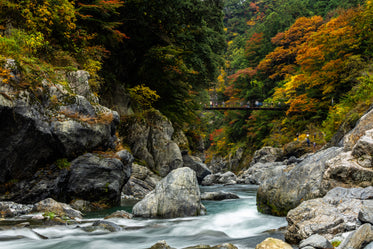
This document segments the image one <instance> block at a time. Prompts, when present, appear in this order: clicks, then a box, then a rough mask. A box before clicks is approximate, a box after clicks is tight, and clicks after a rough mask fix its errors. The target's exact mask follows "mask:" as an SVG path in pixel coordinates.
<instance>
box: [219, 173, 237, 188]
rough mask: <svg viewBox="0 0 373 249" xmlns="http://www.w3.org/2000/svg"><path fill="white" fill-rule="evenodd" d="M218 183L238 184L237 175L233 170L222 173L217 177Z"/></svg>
mask: <svg viewBox="0 0 373 249" xmlns="http://www.w3.org/2000/svg"><path fill="white" fill-rule="evenodd" d="M217 183H219V184H224V185H232V184H236V183H237V176H236V175H235V174H234V173H233V172H230V171H228V172H225V173H224V174H221V175H220V177H219V178H218V179H217Z"/></svg>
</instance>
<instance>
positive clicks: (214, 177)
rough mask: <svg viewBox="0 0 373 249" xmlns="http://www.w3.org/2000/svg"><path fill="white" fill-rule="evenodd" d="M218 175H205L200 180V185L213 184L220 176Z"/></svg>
mask: <svg viewBox="0 0 373 249" xmlns="http://www.w3.org/2000/svg"><path fill="white" fill-rule="evenodd" d="M220 175H221V174H220V173H219V174H211V175H207V176H205V177H204V178H203V180H202V182H201V185H203V186H211V185H213V184H215V183H216V182H217V179H218V178H219V177H220Z"/></svg>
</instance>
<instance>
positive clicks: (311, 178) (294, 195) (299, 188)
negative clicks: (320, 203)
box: [257, 147, 342, 216]
mask: <svg viewBox="0 0 373 249" xmlns="http://www.w3.org/2000/svg"><path fill="white" fill-rule="evenodd" d="M341 151H342V148H336V147H332V148H328V149H326V150H322V151H319V152H317V153H315V154H313V155H311V156H309V157H306V158H305V159H304V160H303V161H302V162H301V163H299V164H297V165H295V166H294V167H292V168H291V169H290V170H289V171H288V172H287V171H285V170H284V171H281V172H278V175H276V176H274V177H272V178H269V179H267V180H265V181H264V182H263V183H262V184H261V185H260V186H259V189H258V192H257V206H258V209H259V211H261V212H263V213H266V214H274V215H279V216H284V215H286V214H287V212H288V211H289V210H291V209H293V208H295V207H297V206H298V205H299V204H300V203H301V202H302V201H305V200H309V199H313V198H317V197H321V196H322V195H323V194H324V193H323V191H322V188H321V183H322V176H323V174H324V169H325V163H326V161H328V160H329V159H331V158H334V157H335V156H336V155H338V154H339V153H340V152H341Z"/></svg>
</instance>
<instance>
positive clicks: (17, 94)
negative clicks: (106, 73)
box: [0, 72, 118, 183]
mask: <svg viewBox="0 0 373 249" xmlns="http://www.w3.org/2000/svg"><path fill="white" fill-rule="evenodd" d="M15 73H16V74H18V73H17V72H15ZM83 74H87V72H85V73H83ZM41 84H42V85H43V88H40V89H39V88H38V89H36V90H35V91H29V90H19V89H13V88H12V86H10V85H7V86H6V87H4V86H0V88H1V91H2V92H3V93H4V95H3V94H2V95H1V96H0V116H1V122H0V138H1V139H0V165H2V167H1V168H0V183H6V182H7V181H9V180H11V179H17V180H24V179H31V178H32V177H33V175H34V174H35V173H36V172H37V171H39V170H40V169H41V168H43V167H45V165H51V164H53V162H55V161H56V160H57V159H60V158H68V159H73V158H75V157H76V156H79V155H81V154H83V153H85V152H89V151H92V150H95V149H98V148H101V149H103V150H105V149H108V148H111V147H113V146H114V143H113V141H114V140H115V136H114V134H115V125H116V124H117V121H118V117H117V114H116V113H114V112H112V111H111V110H109V109H107V108H106V109H105V108H104V107H102V106H100V105H98V104H94V105H92V104H91V103H90V101H88V100H89V99H88V100H87V98H85V97H83V96H76V95H74V94H72V93H69V91H67V90H66V89H64V88H63V86H61V85H53V84H51V83H50V82H48V81H47V80H43V81H42V82H41ZM87 86H88V85H87ZM5 96H8V97H5ZM102 110H105V111H104V112H103V111H102ZM101 114H108V116H110V115H112V116H113V119H112V120H110V119H109V120H106V121H105V122H103V121H100V117H102V115H101ZM36 141H37V142H36Z"/></svg>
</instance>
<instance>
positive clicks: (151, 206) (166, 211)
mask: <svg viewBox="0 0 373 249" xmlns="http://www.w3.org/2000/svg"><path fill="white" fill-rule="evenodd" d="M133 214H134V215H135V216H140V217H145V218H174V217H185V216H196V215H200V214H204V207H203V205H202V204H201V196H200V190H199V187H198V183H197V177H196V173H195V172H194V171H193V170H192V169H190V168H186V167H183V168H178V169H176V170H173V171H172V172H171V173H169V174H168V175H167V176H166V177H165V178H164V179H162V180H161V181H160V182H159V183H158V184H157V186H156V187H155V189H154V190H153V191H152V192H150V193H149V194H148V195H146V196H145V198H144V199H143V200H141V201H140V202H138V203H137V204H136V205H135V206H134V207H133Z"/></svg>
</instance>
